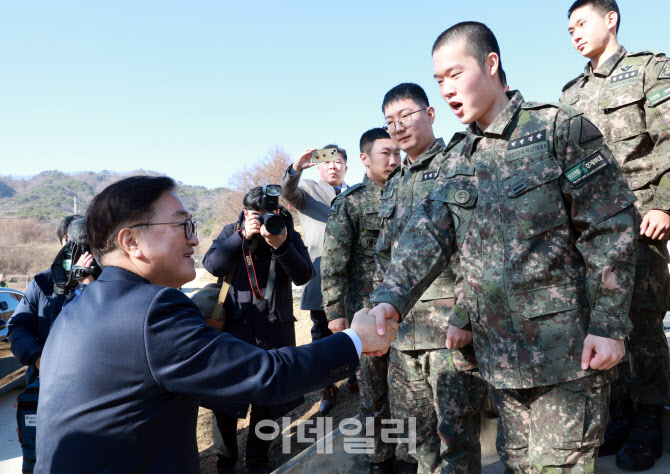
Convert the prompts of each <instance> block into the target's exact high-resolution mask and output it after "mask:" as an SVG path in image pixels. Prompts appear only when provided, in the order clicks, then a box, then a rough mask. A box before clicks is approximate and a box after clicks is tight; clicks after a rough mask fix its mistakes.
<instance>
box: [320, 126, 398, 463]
mask: <svg viewBox="0 0 670 474" xmlns="http://www.w3.org/2000/svg"><path fill="white" fill-rule="evenodd" d="M360 151H361V161H362V162H363V164H364V165H365V176H364V177H363V182H362V183H360V184H356V185H354V186H351V187H349V188H347V189H346V190H345V191H343V192H342V193H341V194H340V195H339V196H338V197H336V198H335V200H334V201H333V206H332V208H331V210H330V215H329V216H328V223H327V224H326V235H325V238H324V242H323V256H322V257H321V286H322V291H321V293H322V294H323V301H324V307H325V311H326V317H327V318H328V321H329V322H328V328H329V329H330V330H331V331H332V332H334V333H336V332H340V331H343V330H344V329H346V328H348V327H349V323H350V322H351V319H352V318H353V316H354V313H355V312H356V310H358V309H359V308H362V307H369V306H370V299H369V297H368V295H369V294H370V293H371V292H372V276H373V275H374V271H375V259H374V253H375V245H376V243H377V236H378V235H379V227H380V219H379V217H378V216H377V213H378V212H379V202H380V200H381V191H382V186H383V185H384V183H385V182H386V177H387V176H388V175H389V173H390V172H391V171H393V169H394V168H395V167H396V166H398V164H399V163H400V149H399V148H398V146H397V145H396V144H395V143H393V141H392V140H391V137H389V134H388V133H386V131H385V130H384V129H381V128H373V129H372V130H368V131H367V132H365V133H364V134H363V136H362V137H361V141H360ZM387 372H388V355H384V356H381V357H362V358H361V363H360V365H359V367H358V371H357V373H356V376H357V378H358V386H359V390H360V396H361V414H362V415H363V417H364V418H366V419H367V418H374V420H375V444H374V451H373V452H372V453H371V454H368V460H369V461H370V472H371V473H383V472H392V459H393V453H394V451H395V444H393V445H391V444H387V443H384V442H383V441H382V440H381V432H380V428H381V426H382V420H388V419H390V414H389V408H388V384H387Z"/></svg>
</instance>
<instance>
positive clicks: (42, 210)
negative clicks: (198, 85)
mask: <svg viewBox="0 0 670 474" xmlns="http://www.w3.org/2000/svg"><path fill="white" fill-rule="evenodd" d="M139 174H148V175H153V176H163V173H158V172H156V171H145V170H136V171H133V172H130V173H117V172H114V171H107V170H105V171H101V172H93V171H83V172H76V173H63V172H61V171H55V170H51V171H44V172H42V173H40V174H38V175H35V176H33V177H31V178H28V179H13V178H11V177H9V176H0V217H18V218H24V217H25V218H36V219H40V220H56V219H62V218H63V217H64V216H66V215H68V214H72V212H73V210H74V198H75V197H76V198H77V199H76V201H77V212H78V213H79V214H83V213H84V212H86V207H87V206H88V204H89V202H91V200H92V199H93V197H94V196H95V195H96V194H97V193H99V192H100V191H102V190H103V189H104V188H105V187H107V186H108V185H110V184H112V183H113V182H115V181H118V180H120V179H123V178H126V177H128V176H135V175H139ZM230 192H231V191H230V190H229V189H227V188H216V189H207V188H205V187H204V186H190V185H185V184H182V183H179V189H178V194H179V196H180V197H181V198H182V199H183V200H184V203H185V204H186V206H187V207H188V209H189V210H190V211H191V213H192V214H193V215H194V216H196V218H197V219H198V221H199V225H200V226H201V227H202V228H203V230H205V229H207V228H208V227H210V226H211V224H212V223H213V220H214V219H215V214H216V209H217V207H218V205H219V203H220V202H221V199H222V198H223V197H224V196H225V195H226V194H228V193H230ZM208 224H209V225H208Z"/></svg>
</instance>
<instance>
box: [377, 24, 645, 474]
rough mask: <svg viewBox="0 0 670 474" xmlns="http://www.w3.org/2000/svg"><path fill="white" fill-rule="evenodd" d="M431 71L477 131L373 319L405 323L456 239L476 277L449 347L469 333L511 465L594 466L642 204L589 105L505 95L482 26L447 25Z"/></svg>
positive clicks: (465, 140)
mask: <svg viewBox="0 0 670 474" xmlns="http://www.w3.org/2000/svg"><path fill="white" fill-rule="evenodd" d="M433 65H434V73H435V78H436V80H437V82H438V84H439V86H440V93H441V95H442V96H443V97H444V99H445V100H446V101H447V103H448V104H449V106H450V107H451V108H452V110H453V112H454V114H455V115H456V117H457V118H458V119H459V120H460V121H461V122H462V123H464V124H469V126H468V129H467V132H466V133H461V134H456V136H455V137H454V139H452V141H451V143H452V148H451V149H450V150H448V151H447V153H448V154H449V156H447V157H445V158H444V159H443V160H442V163H444V166H443V168H442V169H441V170H440V176H439V178H438V180H439V182H438V184H436V185H435V187H434V190H433V192H432V193H431V195H430V197H429V198H428V199H426V200H424V201H423V202H422V203H421V204H420V205H419V206H418V208H417V210H416V211H415V212H414V215H413V216H412V219H411V221H410V222H409V223H408V224H407V225H406V226H405V230H404V233H403V235H402V237H401V238H400V240H399V242H398V245H397V247H396V249H395V253H394V255H393V260H392V262H391V264H390V265H389V267H388V271H387V272H386V275H385V277H384V282H383V285H382V286H380V287H379V288H376V289H375V291H374V293H373V294H372V295H371V296H370V300H371V302H372V303H380V304H379V305H378V306H376V307H375V308H374V309H373V310H371V311H370V314H373V315H375V317H377V318H378V323H379V322H382V323H383V319H382V318H383V317H386V318H389V317H391V318H397V317H399V316H401V315H405V314H407V313H408V312H409V310H410V308H411V307H412V305H413V304H414V302H416V301H417V300H418V299H419V298H420V296H421V294H422V293H423V292H424V291H425V288H426V287H427V286H428V285H430V283H431V282H432V281H433V280H434V279H435V277H436V276H438V275H440V274H441V272H442V270H443V269H444V268H445V267H446V266H447V265H448V263H449V259H450V257H451V255H452V254H453V252H454V251H455V247H456V246H457V247H458V255H459V256H460V262H459V267H458V273H459V275H462V277H463V279H464V281H465V284H464V285H463V290H464V292H463V293H462V294H459V295H458V299H457V301H456V305H455V307H454V310H453V311H452V313H451V316H450V318H449V323H450V326H449V331H448V336H447V347H461V346H462V344H463V343H465V342H467V341H468V340H467V339H466V340H464V339H463V338H462V336H461V335H460V331H458V328H463V327H468V326H471V327H472V331H473V336H474V344H475V350H476V353H477V361H478V363H479V369H480V371H481V372H482V375H483V376H484V378H485V379H486V380H487V381H488V382H489V383H490V384H491V385H493V387H494V390H493V392H494V397H493V398H494V403H495V405H496V408H498V410H499V412H500V418H499V422H498V439H497V443H496V444H497V449H498V454H499V456H500V459H501V460H502V461H503V463H504V465H505V468H506V470H507V471H508V472H545V470H546V471H551V472H553V471H554V470H556V471H560V472H563V470H568V469H574V470H575V471H578V472H593V471H594V469H595V461H596V456H597V450H598V446H599V445H600V444H601V442H602V438H603V435H604V431H605V425H606V417H607V405H608V398H609V385H610V382H611V381H612V380H613V379H614V378H615V377H616V369H614V370H612V369H613V368H614V367H615V366H616V364H617V363H618V362H619V361H620V360H621V358H622V357H623V355H624V353H625V347H624V342H623V338H624V337H625V336H626V335H627V334H628V333H629V331H630V329H631V324H630V321H629V319H628V310H629V307H630V300H631V296H632V283H633V276H634V265H633V257H634V255H635V249H636V238H635V229H636V228H637V226H636V212H635V208H634V206H633V202H634V201H635V196H633V194H632V193H631V192H630V190H629V188H628V186H627V185H626V182H625V180H624V178H623V175H622V173H621V170H620V169H619V167H618V165H617V163H616V160H615V159H614V157H613V156H612V154H611V152H610V151H609V149H608V148H607V146H606V145H605V143H604V141H603V139H602V136H601V135H600V133H599V132H598V131H597V128H596V127H595V126H594V125H593V124H591V123H590V122H589V121H588V120H587V119H586V118H585V117H584V116H583V115H582V114H581V113H580V112H578V111H576V110H575V109H572V108H570V107H567V106H557V105H554V104H543V103H536V102H525V101H524V100H523V97H522V96H521V94H520V93H519V92H518V91H512V92H509V93H506V92H505V84H504V82H503V81H502V79H501V75H500V71H501V69H502V66H501V59H500V49H499V47H498V42H497V40H496V39H495V36H494V35H493V33H492V32H491V30H489V29H488V28H487V27H486V25H483V24H481V23H477V22H464V23H459V24H457V25H455V26H453V27H451V28H449V29H448V30H446V31H445V32H443V33H442V34H441V35H440V36H439V37H438V38H437V40H436V41H435V44H434V46H433ZM380 331H381V332H383V330H381V328H380ZM398 337H400V334H399V335H398Z"/></svg>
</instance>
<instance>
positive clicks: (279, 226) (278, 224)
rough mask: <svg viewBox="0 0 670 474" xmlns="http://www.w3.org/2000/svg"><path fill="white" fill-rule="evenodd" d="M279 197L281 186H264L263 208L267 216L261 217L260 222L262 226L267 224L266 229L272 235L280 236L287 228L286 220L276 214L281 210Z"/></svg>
mask: <svg viewBox="0 0 670 474" xmlns="http://www.w3.org/2000/svg"><path fill="white" fill-rule="evenodd" d="M279 196H281V186H280V185H278V184H266V185H265V186H263V198H262V201H261V206H262V207H263V209H265V214H263V215H259V216H258V220H259V221H260V223H261V225H263V224H265V229H266V230H267V231H268V232H269V233H271V234H272V235H279V234H281V233H282V232H284V229H285V228H286V222H284V218H283V217H282V216H281V215H277V214H275V211H276V210H277V209H278V208H279Z"/></svg>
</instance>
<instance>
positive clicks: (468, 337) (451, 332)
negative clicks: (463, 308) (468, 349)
mask: <svg viewBox="0 0 670 474" xmlns="http://www.w3.org/2000/svg"><path fill="white" fill-rule="evenodd" d="M471 342H472V331H468V330H467V329H461V328H459V327H457V326H452V325H451V324H450V325H449V329H448V330H447V349H462V348H464V347H465V346H467V345H468V344H470V343H471Z"/></svg>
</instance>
